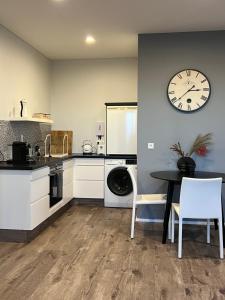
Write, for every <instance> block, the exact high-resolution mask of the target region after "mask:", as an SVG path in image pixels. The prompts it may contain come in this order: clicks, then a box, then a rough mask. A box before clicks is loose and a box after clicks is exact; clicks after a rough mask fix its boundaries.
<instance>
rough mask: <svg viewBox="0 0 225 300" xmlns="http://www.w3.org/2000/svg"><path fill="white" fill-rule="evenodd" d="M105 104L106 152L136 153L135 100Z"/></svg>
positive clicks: (115, 153)
mask: <svg viewBox="0 0 225 300" xmlns="http://www.w3.org/2000/svg"><path fill="white" fill-rule="evenodd" d="M105 105H106V153H107V154H110V155H118V154H123V155H125V154H134V155H135V154H137V102H128V103H126V102H121V103H120V102H119V103H105Z"/></svg>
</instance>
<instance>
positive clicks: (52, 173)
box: [48, 170, 64, 177]
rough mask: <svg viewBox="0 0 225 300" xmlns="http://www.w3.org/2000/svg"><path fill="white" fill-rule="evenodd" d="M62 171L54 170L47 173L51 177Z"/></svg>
mask: <svg viewBox="0 0 225 300" xmlns="http://www.w3.org/2000/svg"><path fill="white" fill-rule="evenodd" d="M63 172H64V170H56V171H53V172H50V173H49V174H48V176H50V177H53V176H55V175H59V174H62V173H63Z"/></svg>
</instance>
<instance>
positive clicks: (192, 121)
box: [138, 31, 225, 193]
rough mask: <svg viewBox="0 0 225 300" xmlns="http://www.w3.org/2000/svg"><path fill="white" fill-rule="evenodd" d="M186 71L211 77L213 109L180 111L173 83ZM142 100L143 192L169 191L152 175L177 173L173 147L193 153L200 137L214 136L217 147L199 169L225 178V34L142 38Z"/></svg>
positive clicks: (199, 161)
mask: <svg viewBox="0 0 225 300" xmlns="http://www.w3.org/2000/svg"><path fill="white" fill-rule="evenodd" d="M185 68H193V69H198V70H200V71H202V72H203V73H205V74H206V76H207V77H208V78H209V80H210V83H211V89H212V93H211V98H210V100H209V102H208V104H207V105H206V106H205V107H204V108H203V109H201V110H200V111H197V112H194V113H190V114H185V113H181V112H179V111H177V110H175V109H174V108H173V107H172V106H171V105H170V103H169V102H168V100H167V93H166V92H167V85H168V82H169V80H170V78H171V77H172V76H173V75H174V74H175V73H176V72H178V71H179V70H182V69H185ZM138 99H139V114H138V173H139V192H145V193H146V192H159V191H166V185H165V183H163V182H161V181H159V180H155V179H152V178H151V177H150V176H149V173H150V172H153V171H156V170H167V169H168V170H169V169H176V161H177V156H176V155H175V154H174V153H172V152H171V151H170V150H169V147H170V145H171V144H173V143H176V142H177V141H180V142H181V143H182V145H183V146H184V148H185V149H186V151H188V150H189V147H190V146H191V144H192V142H193V140H194V139H195V138H196V136H197V135H198V134H199V133H207V132H212V133H213V142H214V145H213V147H212V151H211V153H209V155H208V156H207V157H206V158H199V157H198V158H196V163H197V169H199V170H210V171H221V172H225V134H224V128H225V31H216V32H195V33H172V34H141V35H139V55H138ZM148 142H154V143H155V150H148V149H147V143H148Z"/></svg>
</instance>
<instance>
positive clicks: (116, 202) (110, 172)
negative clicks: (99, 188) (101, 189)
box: [104, 159, 137, 207]
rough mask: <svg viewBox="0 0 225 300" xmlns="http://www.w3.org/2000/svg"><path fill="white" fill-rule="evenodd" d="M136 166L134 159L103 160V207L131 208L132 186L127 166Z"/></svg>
mask: <svg viewBox="0 0 225 300" xmlns="http://www.w3.org/2000/svg"><path fill="white" fill-rule="evenodd" d="M131 164H132V165H136V164H137V160H136V159H106V160H105V198H104V205H105V207H132V204H133V186H132V181H131V178H130V175H129V173H128V171H127V166H128V165H131Z"/></svg>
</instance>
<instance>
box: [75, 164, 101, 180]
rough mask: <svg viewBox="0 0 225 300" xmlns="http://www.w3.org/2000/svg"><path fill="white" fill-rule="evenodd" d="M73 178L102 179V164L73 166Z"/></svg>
mask: <svg viewBox="0 0 225 300" xmlns="http://www.w3.org/2000/svg"><path fill="white" fill-rule="evenodd" d="M74 179H75V180H104V166H75V169H74Z"/></svg>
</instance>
